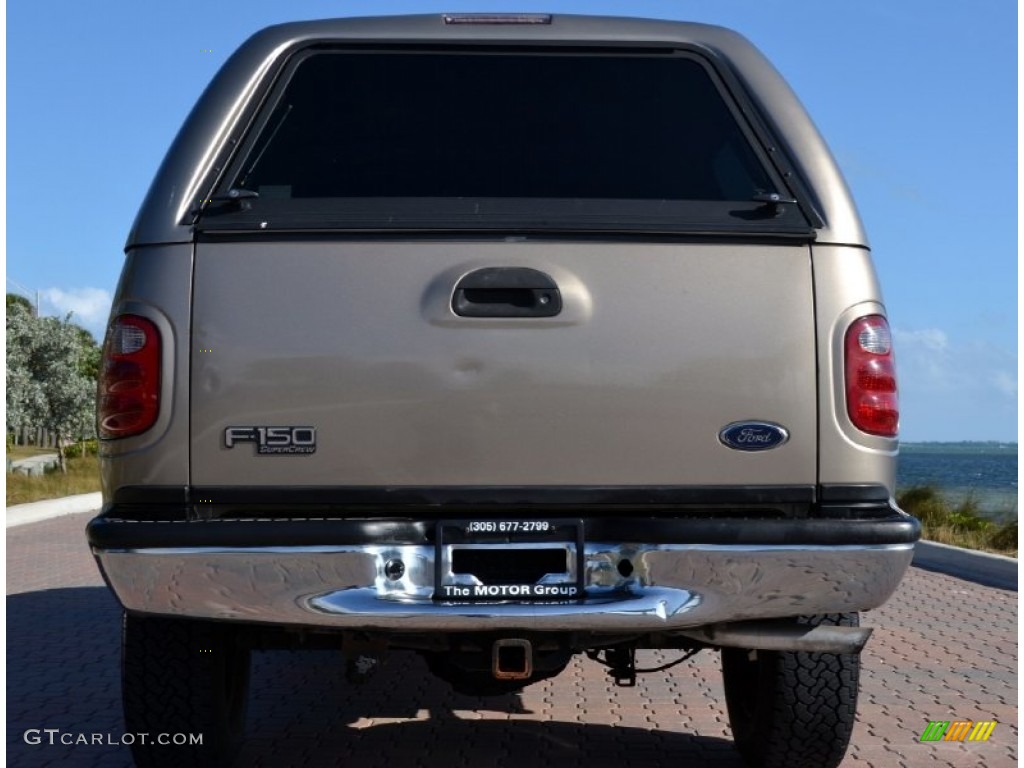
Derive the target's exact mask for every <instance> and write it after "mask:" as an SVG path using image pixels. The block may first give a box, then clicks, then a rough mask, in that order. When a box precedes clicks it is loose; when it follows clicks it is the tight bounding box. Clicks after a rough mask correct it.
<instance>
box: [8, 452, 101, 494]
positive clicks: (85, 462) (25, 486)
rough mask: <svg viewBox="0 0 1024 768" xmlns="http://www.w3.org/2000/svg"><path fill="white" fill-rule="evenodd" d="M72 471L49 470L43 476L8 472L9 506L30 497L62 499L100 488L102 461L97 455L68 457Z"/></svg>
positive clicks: (69, 468) (69, 469)
mask: <svg viewBox="0 0 1024 768" xmlns="http://www.w3.org/2000/svg"><path fill="white" fill-rule="evenodd" d="M67 464H68V472H67V474H66V475H62V474H61V472H60V470H59V469H58V470H54V471H51V472H47V473H46V474H45V475H42V476H41V477H27V476H26V475H17V474H11V473H8V474H7V506H11V505H12V504H25V503H26V502H29V501H42V500H43V499H59V498H61V497H62V496H74V495H76V494H79V493H93V492H95V491H98V490H99V489H100V463H99V460H98V459H97V458H96V457H95V456H88V455H87V456H86V457H85V458H75V459H68V461H67Z"/></svg>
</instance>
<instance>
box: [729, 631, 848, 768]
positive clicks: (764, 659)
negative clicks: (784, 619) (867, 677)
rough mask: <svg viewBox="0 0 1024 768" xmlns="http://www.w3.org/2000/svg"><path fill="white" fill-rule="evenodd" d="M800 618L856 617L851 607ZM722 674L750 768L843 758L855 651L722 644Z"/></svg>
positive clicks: (792, 767) (820, 764) (820, 766)
mask: <svg viewBox="0 0 1024 768" xmlns="http://www.w3.org/2000/svg"><path fill="white" fill-rule="evenodd" d="M799 621H800V623H801V624H808V625H811V626H817V625H819V624H824V625H829V626H841V627H856V626H858V625H859V623H860V622H859V619H858V616H857V614H856V613H841V614H840V613H835V614H827V615H822V616H801V617H800V618H799ZM751 654H754V658H753V659H752V658H751ZM722 678H723V682H724V684H725V700H726V704H727V706H728V709H729V722H730V725H731V726H732V732H733V738H734V739H735V742H736V748H737V749H738V750H739V752H740V754H741V755H742V756H743V759H744V761H745V762H746V764H747V765H749V766H751V768H835V766H838V765H839V763H840V762H841V761H842V759H843V756H844V755H845V754H846V748H847V746H849V743H850V736H851V735H852V733H853V724H854V720H855V719H856V713H857V688H858V685H859V681H860V656H859V654H855V653H844V654H833V653H806V652H792V651H756V652H753V651H748V650H745V649H741V648H723V649H722Z"/></svg>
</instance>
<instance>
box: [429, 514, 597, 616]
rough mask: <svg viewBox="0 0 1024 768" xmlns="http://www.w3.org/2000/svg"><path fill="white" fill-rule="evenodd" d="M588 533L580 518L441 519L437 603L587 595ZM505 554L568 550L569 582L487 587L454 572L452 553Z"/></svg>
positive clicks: (547, 599)
mask: <svg viewBox="0 0 1024 768" xmlns="http://www.w3.org/2000/svg"><path fill="white" fill-rule="evenodd" d="M583 542H584V530H583V520H581V519H579V518H562V517H559V518H547V517H543V516H536V517H526V518H513V517H501V518H497V517H495V518H489V517H467V518H461V519H450V520H439V521H438V522H437V527H436V531H435V553H434V595H433V597H434V600H436V601H441V602H504V601H510V600H511V601H516V602H529V603H534V602H551V601H559V602H562V601H572V602H575V601H577V600H580V599H582V598H583V596H584V590H583V577H584V572H585V569H584V562H585V558H584V551H583ZM491 548H493V549H495V550H499V551H503V552H507V551H509V550H529V549H534V548H541V549H564V550H565V552H566V563H567V567H566V571H565V574H564V578H562V579H558V578H557V576H556V577H555V578H549V577H548V576H544V577H542V578H541V579H540V580H539V581H537V582H535V583H528V582H522V583H507V582H503V583H493V582H492V583H489V584H488V583H484V582H483V581H482V580H481V579H480V578H478V577H477V576H476V575H471V574H456V573H453V569H452V560H453V553H454V552H455V551H457V550H459V549H477V550H487V549H491Z"/></svg>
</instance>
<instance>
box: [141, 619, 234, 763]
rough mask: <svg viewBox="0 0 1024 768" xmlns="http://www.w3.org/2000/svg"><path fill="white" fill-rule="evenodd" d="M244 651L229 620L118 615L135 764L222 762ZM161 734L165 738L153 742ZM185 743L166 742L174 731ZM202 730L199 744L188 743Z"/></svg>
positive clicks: (230, 745)
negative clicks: (121, 625)
mask: <svg viewBox="0 0 1024 768" xmlns="http://www.w3.org/2000/svg"><path fill="white" fill-rule="evenodd" d="M249 657H250V652H249V650H248V649H247V648H245V647H243V646H242V645H241V644H240V643H239V642H238V630H237V629H236V628H235V627H233V626H231V625H229V624H217V623H213V622H204V621H191V620H186V619H165V618H153V617H140V616H130V615H127V614H126V615H125V617H124V634H123V639H122V655H121V665H122V666H121V690H122V700H123V704H124V720H125V727H126V733H131V734H142V733H146V734H149V736H148V737H147V739H146V742H147V743H140V741H139V737H138V736H136V742H135V743H134V744H132V746H131V750H132V756H133V757H134V758H135V764H136V765H137V766H139V768H164V767H165V766H166V767H167V768H172V767H173V768H179V767H181V768H184V766H202V767H203V768H205V767H206V766H210V767H211V768H212V767H213V766H228V765H230V764H231V761H232V760H233V759H234V757H235V755H236V753H237V751H238V748H239V747H240V746H241V741H242V736H243V734H244V732H245V711H246V705H247V702H248V696H249ZM161 734H164V735H166V737H167V738H168V739H169V740H170V742H171V743H168V744H159V743H157V738H158V736H160V735H161ZM181 734H184V738H185V742H186V743H185V744H175V743H173V742H174V740H175V737H177V740H180V739H181V736H180V735H181ZM196 734H202V744H190V743H188V742H189V740H190V739H191V737H192V736H193V735H196Z"/></svg>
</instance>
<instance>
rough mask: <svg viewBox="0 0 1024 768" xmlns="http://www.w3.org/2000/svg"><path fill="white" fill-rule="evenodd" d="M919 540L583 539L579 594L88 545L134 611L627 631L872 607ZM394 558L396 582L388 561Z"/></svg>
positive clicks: (422, 562)
mask: <svg viewBox="0 0 1024 768" xmlns="http://www.w3.org/2000/svg"><path fill="white" fill-rule="evenodd" d="M913 548H914V545H913V543H897V544H853V545H828V546H814V545H786V544H778V545H776V544H772V545H728V544H714V545H708V544H657V545H644V544H610V543H600V542H588V543H586V544H585V546H584V558H583V562H584V572H583V579H582V582H583V586H584V592H585V594H584V597H583V598H582V599H565V600H550V601H524V600H521V599H519V600H517V599H514V598H508V599H500V598H499V599H489V600H475V601H468V600H467V601H465V602H454V601H437V600H434V599H433V584H434V580H435V568H434V558H435V547H433V546H429V545H395V546H374V545H345V546H338V545H332V546H285V547H269V546H260V547H175V548H169V547H144V548H116V549H115V548H109V549H101V548H97V547H95V546H94V548H93V551H94V554H95V555H96V558H97V560H98V561H99V564H100V567H101V569H102V570H103V573H104V574H105V576H106V578H107V581H108V583H109V584H110V586H111V588H112V589H113V590H114V592H115V593H116V595H117V597H118V599H119V600H120V601H121V603H122V604H123V605H124V607H125V608H126V609H127V610H129V611H134V612H139V613H146V614H158V615H164V616H182V617H195V618H204V619H220V620H228V621H242V622H255V623H268V624H275V625H292V626H307V627H311V626H312V627H324V628H338V629H364V630H382V631H390V632H412V631H417V632H418V631H430V632H449V631H450V632H464V631H486V630H491V631H494V630H502V631H504V630H531V631H590V632H604V631H608V632H630V633H632V632H665V631H672V630H686V629H688V628H694V627H703V626H707V625H711V624H718V623H722V622H736V621H744V620H754V619H769V618H778V617H788V616H795V615H803V614H818V613H837V612H846V611H860V610H866V609H869V608H876V607H878V606H879V605H881V604H882V603H884V602H885V601H886V600H887V599H888V598H889V596H890V595H891V594H892V593H893V591H894V590H895V589H896V587H897V586H898V584H899V582H900V579H901V578H902V576H903V574H904V572H905V571H906V569H907V567H908V566H909V565H910V561H911V558H912V556H913ZM395 560H401V561H402V563H403V566H404V572H403V573H402V575H401V576H400V577H399V578H394V576H395V569H393V568H392V569H390V570H389V569H386V567H385V566H386V564H387V563H388V562H389V561H395ZM624 560H628V561H629V564H630V565H631V572H629V569H623V570H625V571H627V572H629V573H628V576H627V575H623V574H622V573H621V572H620V568H619V564H620V563H621V562H622V561H624ZM389 572H390V574H391V576H392V578H389V577H388V575H387V574H388V573H389Z"/></svg>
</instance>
